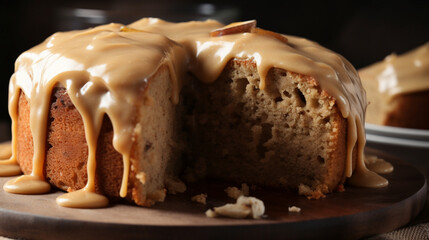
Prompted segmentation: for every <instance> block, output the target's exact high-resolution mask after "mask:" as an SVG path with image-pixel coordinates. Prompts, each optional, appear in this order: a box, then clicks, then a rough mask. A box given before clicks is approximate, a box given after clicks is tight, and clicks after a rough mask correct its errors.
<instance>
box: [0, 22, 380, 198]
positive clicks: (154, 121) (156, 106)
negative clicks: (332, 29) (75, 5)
mask: <svg viewBox="0 0 429 240" xmlns="http://www.w3.org/2000/svg"><path fill="white" fill-rule="evenodd" d="M365 108H366V97H365V91H364V90H363V88H362V86H361V82H360V79H359V76H358V74H357V72H356V70H355V69H354V68H353V66H352V65H351V64H350V63H349V62H348V61H347V60H346V59H344V58H343V57H342V56H340V55H339V54H336V53H334V52H332V51H330V50H328V49H326V48H324V47H322V46H320V45H319V44H317V43H315V42H312V41H309V40H307V39H303V38H299V37H295V36H288V35H283V34H278V33H275V32H271V31H268V30H264V29H260V28H257V27H256V21H254V20H252V21H246V22H238V23H233V24H230V25H226V26H224V25H223V24H221V23H219V22H217V21H213V20H207V21H191V22H183V23H171V22H166V21H163V20H161V19H155V18H144V19H141V20H139V21H137V22H134V23H132V24H130V25H127V26H125V25H122V24H113V23H112V24H107V25H102V26H98V27H95V28H91V29H86V30H77V31H70V32H60V33H56V34H54V35H52V36H51V37H49V38H48V39H46V40H45V41H44V42H43V43H41V44H40V45H38V46H36V47H34V48H32V49H30V50H28V51H26V52H24V53H23V54H21V55H20V56H19V58H18V59H17V61H16V66H15V73H14V74H13V76H12V77H11V81H10V88H9V112H10V115H11V118H12V156H11V158H10V159H9V160H6V161H3V162H1V163H0V164H1V165H0V167H4V166H7V165H12V164H15V163H17V164H19V166H20V169H21V170H22V171H23V173H24V174H25V175H23V176H21V177H18V178H16V179H12V180H10V181H9V182H7V183H6V184H5V186H4V189H5V190H6V191H8V192H12V193H18V194H40V193H45V192H49V191H50V186H51V185H52V186H55V187H57V188H60V189H63V190H65V191H67V192H69V193H67V194H64V195H62V196H60V197H59V198H57V203H58V204H60V205H62V206H66V207H102V206H105V205H107V204H108V200H109V199H110V200H114V199H120V198H126V199H128V200H129V201H131V202H133V203H135V204H137V205H140V206H152V205H153V204H155V203H156V202H160V201H164V198H165V197H166V192H167V191H169V192H173V193H174V192H183V191H185V190H186V187H185V185H184V184H183V182H181V179H187V180H188V181H192V180H195V179H198V178H208V179H210V178H215V179H221V180H226V181H233V182H237V183H243V182H246V183H249V184H252V185H258V186H265V187H272V188H278V189H287V190H293V191H299V192H300V193H301V194H304V195H307V197H309V198H320V197H323V196H324V195H325V194H327V193H330V192H333V191H336V190H338V189H342V187H343V184H344V183H345V181H346V180H347V181H348V182H349V183H350V184H353V185H357V186H363V187H383V186H386V185H387V180H386V179H384V178H383V177H381V176H379V175H377V174H376V173H374V172H371V171H369V170H368V169H367V168H366V166H365V163H364V153H363V149H364V146H365V134H364V127H363V119H364V114H365ZM29 183H31V184H32V185H29ZM48 183H49V184H48Z"/></svg>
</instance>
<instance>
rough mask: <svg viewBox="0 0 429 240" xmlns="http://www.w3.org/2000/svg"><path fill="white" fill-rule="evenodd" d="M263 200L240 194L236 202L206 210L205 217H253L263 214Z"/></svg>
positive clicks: (259, 216) (256, 217) (257, 217)
mask: <svg viewBox="0 0 429 240" xmlns="http://www.w3.org/2000/svg"><path fill="white" fill-rule="evenodd" d="M264 212H265V206H264V202H263V201H261V200H259V199H257V198H255V197H246V196H240V197H238V199H237V202H236V203H227V204H225V205H223V206H220V207H215V208H213V210H212V209H209V210H207V211H206V216H207V217H230V218H253V219H259V218H261V217H262V216H263V215H264Z"/></svg>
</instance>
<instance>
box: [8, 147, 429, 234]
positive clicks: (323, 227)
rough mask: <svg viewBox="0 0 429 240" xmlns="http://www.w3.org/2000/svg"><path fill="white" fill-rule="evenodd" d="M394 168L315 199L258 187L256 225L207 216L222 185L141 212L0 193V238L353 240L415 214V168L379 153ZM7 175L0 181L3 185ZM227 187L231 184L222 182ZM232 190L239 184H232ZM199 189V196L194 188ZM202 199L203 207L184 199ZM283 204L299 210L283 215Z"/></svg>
mask: <svg viewBox="0 0 429 240" xmlns="http://www.w3.org/2000/svg"><path fill="white" fill-rule="evenodd" d="M378 155H379V156H380V155H381V157H383V158H384V159H386V160H388V161H390V162H391V163H392V164H393V165H394V167H395V170H394V172H393V173H390V174H387V175H384V176H385V177H386V178H387V179H388V180H389V182H390V184H389V186H388V187H386V188H382V189H366V188H356V187H350V186H346V191H345V192H342V193H333V194H330V195H328V196H327V197H326V198H325V199H322V200H308V199H306V198H305V197H302V196H297V195H296V194H291V193H285V192H282V191H278V190H277V191H276V190H269V189H259V190H253V191H252V190H251V192H250V194H251V195H252V196H255V197H257V198H259V199H261V200H263V201H264V203H265V207H266V217H265V218H263V219H259V220H252V219H229V218H207V217H206V216H205V214H204V212H205V210H207V209H208V208H209V207H213V206H219V205H223V204H225V203H227V202H234V201H235V200H232V199H229V198H228V197H227V196H226V194H225V192H224V189H225V188H226V187H227V186H228V184H224V183H213V182H212V183H201V184H200V185H198V186H194V187H189V188H188V191H187V192H186V193H184V194H177V195H168V196H167V199H166V201H165V202H164V203H160V204H157V205H156V206H154V207H152V208H142V207H136V206H132V205H128V204H125V203H114V204H112V205H111V206H109V207H107V208H102V209H69V208H63V207H60V206H57V205H56V203H55V198H56V197H57V196H59V195H60V194H62V192H52V193H50V194H46V195H33V196H31V195H29V196H24V195H14V194H9V193H6V192H4V191H2V190H0V235H1V236H7V237H11V238H37V239H79V240H81V239H145V238H148V239H195V238H196V237H198V238H204V239H232V238H234V239H236V238H239V239H309V238H316V237H317V238H318V239H357V238H361V237H365V236H370V235H373V234H378V233H383V232H388V231H391V230H394V229H396V228H398V227H401V226H403V225H405V224H406V223H408V222H409V221H410V220H412V219H413V218H414V217H415V216H417V214H418V213H419V212H420V211H421V210H422V209H423V206H424V204H425V201H426V194H427V186H426V179H425V176H424V175H423V174H422V173H421V172H420V171H419V170H417V169H416V168H415V167H413V166H411V165H408V164H406V163H404V162H403V161H401V160H397V159H394V158H393V157H390V156H387V155H385V154H380V153H379V154H378ZM8 179H10V178H0V185H3V184H4V183H5V182H6V181H7V180H8ZM229 186H231V184H229ZM238 187H239V186H238ZM202 189H204V191H202ZM199 193H207V194H208V199H207V200H208V204H207V205H202V204H199V203H196V202H192V201H190V198H191V196H193V195H195V194H199ZM289 206H297V207H300V208H301V212H300V213H289V212H288V207H289Z"/></svg>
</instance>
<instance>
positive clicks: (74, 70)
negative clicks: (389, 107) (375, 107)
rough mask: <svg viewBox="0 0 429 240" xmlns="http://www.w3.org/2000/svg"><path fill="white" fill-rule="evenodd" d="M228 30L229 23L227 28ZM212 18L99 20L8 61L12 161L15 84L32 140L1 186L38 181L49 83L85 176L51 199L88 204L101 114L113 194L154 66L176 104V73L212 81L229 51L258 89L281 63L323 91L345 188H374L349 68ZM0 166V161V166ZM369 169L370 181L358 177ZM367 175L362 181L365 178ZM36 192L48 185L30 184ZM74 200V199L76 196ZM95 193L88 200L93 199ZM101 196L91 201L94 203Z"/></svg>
mask: <svg viewBox="0 0 429 240" xmlns="http://www.w3.org/2000/svg"><path fill="white" fill-rule="evenodd" d="M234 26H235V27H236V26H237V25H234ZM222 27H223V26H222V24H220V23H218V22H216V21H212V20H209V21H205V22H185V23H169V22H165V21H162V20H160V19H154V18H145V19H142V20H139V21H137V22H135V23H132V24H130V25H129V26H123V25H121V24H108V25H102V26H99V27H96V28H92V29H88V30H80V31H71V32H60V33H56V34H54V35H52V36H51V37H49V38H48V39H46V40H45V41H44V42H43V43H42V44H40V45H38V46H36V47H34V48H32V49H30V50H28V51H27V52H24V53H23V54H21V56H20V57H19V58H18V59H17V61H16V65H15V73H14V74H13V75H12V77H11V81H10V87H9V111H10V115H11V118H12V156H11V158H10V159H9V160H7V162H8V163H16V139H15V136H16V131H17V129H16V122H17V115H18V113H17V112H18V111H17V102H18V96H19V93H20V91H23V92H24V93H25V96H26V97H27V99H28V100H29V102H30V103H31V109H30V127H31V131H32V134H33V140H34V156H33V170H32V173H31V175H28V176H23V177H21V178H18V179H16V180H12V181H11V182H8V183H7V184H6V185H5V187H4V188H5V190H6V191H9V192H15V193H29V192H32V191H33V190H31V188H32V187H24V183H25V182H27V181H29V182H33V183H37V184H38V183H39V182H44V176H43V171H42V170H43V164H44V160H45V144H46V128H47V116H48V111H49V101H50V96H51V93H52V89H53V88H54V86H56V85H58V84H60V85H62V86H64V87H65V88H66V90H67V92H68V95H69V96H70V99H71V101H72V103H73V104H74V105H75V107H76V109H77V110H78V111H79V112H80V114H81V116H82V119H83V122H84V128H85V136H86V140H87V143H88V164H87V165H88V169H87V172H88V182H87V185H86V186H85V187H84V188H83V189H82V190H79V191H76V192H73V193H68V194H65V195H63V196H60V197H59V198H58V199H57V202H58V203H59V204H60V205H63V206H68V207H77V206H78V207H94V205H93V204H94V201H95V202H99V201H101V202H102V203H101V205H97V204H96V207H100V206H105V205H107V203H106V202H105V200H103V199H104V198H103V197H102V196H99V195H97V194H93V193H94V192H95V187H94V178H95V169H96V161H95V153H96V147H97V138H98V134H99V131H100V127H101V124H102V119H103V116H104V114H107V115H108V116H109V118H110V120H111V121H112V125H113V130H114V137H113V146H114V148H115V149H116V150H117V151H118V152H119V153H120V154H122V156H123V164H124V173H123V179H122V185H121V190H120V196H121V197H125V196H126V194H127V181H128V173H129V169H130V151H131V146H132V142H133V141H135V140H134V139H135V138H134V135H133V134H134V132H135V131H134V129H135V127H136V123H135V122H134V119H135V116H134V114H135V112H137V111H136V109H135V108H136V107H135V104H134V103H135V102H136V101H137V100H138V99H139V97H140V94H141V88H142V86H143V87H145V86H146V83H147V81H148V79H149V78H150V77H152V75H153V74H154V73H155V72H156V71H157V69H159V68H160V67H161V66H164V65H166V66H167V67H168V68H169V69H170V75H171V78H172V86H173V91H172V93H171V98H170V99H171V101H172V102H174V103H177V102H178V96H179V91H180V89H181V86H182V85H183V81H184V77H183V76H184V74H185V72H186V71H189V72H191V73H193V74H194V75H195V76H196V77H197V78H199V79H200V80H201V81H203V82H207V83H209V82H213V81H215V80H216V79H217V78H218V77H219V75H220V74H221V72H222V71H223V69H224V67H225V65H226V64H227V62H228V61H229V60H231V59H233V58H247V59H252V60H253V61H255V62H256V64H257V70H258V73H259V76H260V88H261V89H264V88H265V85H266V81H265V79H266V76H267V73H268V71H269V70H270V69H271V68H282V69H287V70H288V71H292V72H296V73H301V74H304V75H308V76H311V77H313V78H314V79H315V80H316V81H317V82H318V84H319V85H320V87H321V88H322V89H323V90H325V91H326V92H327V93H329V94H330V95H331V96H332V98H333V99H335V100H336V103H337V105H338V107H339V109H340V111H341V113H342V116H343V117H344V118H347V122H348V128H347V129H348V132H347V136H348V137H347V160H346V161H347V169H346V176H347V177H352V173H353V166H352V165H353V164H352V150H353V149H354V148H357V150H358V153H359V154H358V159H357V164H356V170H355V171H354V173H353V177H352V179H353V181H351V182H352V183H353V184H355V185H359V186H361V185H362V186H363V185H364V186H370V187H379V186H385V185H386V184H387V180H385V179H384V178H382V177H380V176H378V175H377V174H375V173H373V172H371V171H369V170H367V168H366V166H365V163H364V156H363V149H364V146H365V132H364V127H363V124H362V123H363V119H364V113H365V108H366V95H365V92H364V90H363V88H362V86H361V83H360V79H359V77H358V75H357V73H356V71H355V69H354V68H353V66H352V65H351V64H350V63H349V62H348V61H347V60H346V59H344V58H343V57H342V56H340V55H338V54H336V53H334V52H332V51H330V50H328V49H326V48H324V47H322V46H320V45H318V44H316V43H314V42H312V41H309V40H306V39H303V38H298V37H294V36H286V35H281V37H280V38H279V37H278V36H277V35H279V34H277V35H276V33H272V32H269V31H253V32H234V33H232V34H226V35H221V36H216V37H211V36H210V32H211V31H213V30H215V29H219V28H222ZM0 167H1V166H0ZM368 176H370V178H368ZM368 179H370V183H371V184H368V183H367V180H368ZM36 188H37V189H38V191H36V192H37V193H40V192H41V191H49V189H48V188H44V187H39V186H37V187H36ZM79 196H84V197H83V198H84V199H86V201H85V202H84V203H79V204H77V203H75V202H76V199H80V198H81V197H79ZM94 197H95V198H96V199H98V200H94V199H93V198H94ZM100 199H101V200H100Z"/></svg>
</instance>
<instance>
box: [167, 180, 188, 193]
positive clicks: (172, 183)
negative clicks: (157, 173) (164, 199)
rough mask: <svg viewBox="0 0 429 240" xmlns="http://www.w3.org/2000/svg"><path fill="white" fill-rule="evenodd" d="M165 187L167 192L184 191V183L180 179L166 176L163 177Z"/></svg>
mask: <svg viewBox="0 0 429 240" xmlns="http://www.w3.org/2000/svg"><path fill="white" fill-rule="evenodd" d="M165 187H166V188H167V191H168V193H169V194H176V193H183V192H185V191H186V185H185V183H183V182H182V180H180V179H178V178H175V177H172V176H168V177H167V178H166V179H165Z"/></svg>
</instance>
